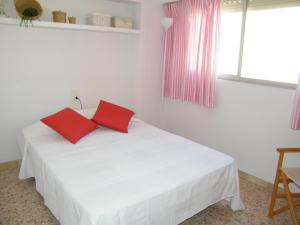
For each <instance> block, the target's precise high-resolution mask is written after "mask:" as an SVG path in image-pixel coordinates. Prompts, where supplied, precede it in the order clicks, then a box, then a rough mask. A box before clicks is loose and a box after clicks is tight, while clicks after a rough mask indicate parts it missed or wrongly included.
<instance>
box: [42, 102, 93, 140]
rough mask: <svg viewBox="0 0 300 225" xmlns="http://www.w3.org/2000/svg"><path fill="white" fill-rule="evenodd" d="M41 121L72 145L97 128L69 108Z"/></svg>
mask: <svg viewBox="0 0 300 225" xmlns="http://www.w3.org/2000/svg"><path fill="white" fill-rule="evenodd" d="M41 121H42V122H43V123H44V124H46V125H47V126H49V127H51V128H52V129H53V130H55V131H56V132H57V133H59V134H61V135H62V136H63V137H65V138H66V139H67V140H69V141H70V142H71V143H73V144H76V142H78V141H79V139H81V138H82V137H84V136H85V135H87V134H89V133H90V132H92V131H93V130H95V129H97V127H98V126H97V124H95V123H94V122H93V121H91V120H89V119H87V118H85V117H84V116H82V115H80V114H79V113H77V112H75V111H74V110H72V109H70V108H65V109H63V110H61V111H59V112H57V113H55V114H53V115H51V116H48V117H46V118H43V119H41Z"/></svg>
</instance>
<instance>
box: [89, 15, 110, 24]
mask: <svg viewBox="0 0 300 225" xmlns="http://www.w3.org/2000/svg"><path fill="white" fill-rule="evenodd" d="M87 24H88V25H96V26H103V27H110V26H111V15H108V14H103V13H96V12H94V13H89V14H88V15H87Z"/></svg>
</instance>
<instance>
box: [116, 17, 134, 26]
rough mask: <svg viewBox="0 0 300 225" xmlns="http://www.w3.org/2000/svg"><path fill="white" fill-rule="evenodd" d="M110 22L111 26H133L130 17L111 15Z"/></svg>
mask: <svg viewBox="0 0 300 225" xmlns="http://www.w3.org/2000/svg"><path fill="white" fill-rule="evenodd" d="M111 22H112V27H118V28H127V29H132V28H133V22H132V18H128V17H119V16H113V17H112V18H111Z"/></svg>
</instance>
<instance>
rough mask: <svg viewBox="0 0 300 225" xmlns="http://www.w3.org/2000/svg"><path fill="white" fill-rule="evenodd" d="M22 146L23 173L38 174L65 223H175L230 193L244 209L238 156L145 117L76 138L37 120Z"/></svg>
mask: <svg viewBox="0 0 300 225" xmlns="http://www.w3.org/2000/svg"><path fill="white" fill-rule="evenodd" d="M83 114H85V115H88V116H89V115H90V114H91V113H90V111H84V112H83ZM19 145H20V147H21V150H22V154H23V159H22V166H21V170H20V174H19V177H20V179H26V178H29V177H35V180H36V188H37V190H38V192H39V193H40V194H41V195H42V196H43V198H44V203H45V205H46V206H47V207H48V208H49V209H50V210H51V212H52V213H53V214H54V216H55V217H56V218H57V219H58V220H59V221H60V223H61V225H176V224H179V223H181V222H182V221H184V220H186V219H187V218H190V217H192V216H193V215H195V214H197V213H198V212H200V211H201V210H203V209H205V208H206V207H208V206H210V205H212V204H214V203H216V202H218V201H220V200H222V199H227V198H230V200H231V208H232V209H233V210H240V209H243V208H244V206H243V203H242V201H241V200H240V192H239V179H238V171H237V165H236V162H235V160H234V159H233V158H231V157H229V156H227V155H225V154H222V153H220V152H218V151H215V150H212V149H210V148H208V147H205V146H202V145H199V144H197V143H194V142H192V141H189V140H187V139H184V138H182V137H179V136H176V135H173V134H170V133H168V132H165V131H163V130H160V129H158V128H156V127H153V126H150V125H148V124H146V123H144V122H143V121H141V120H137V119H133V120H132V121H131V123H130V129H129V134H123V133H119V132H115V131H112V130H109V129H105V128H99V129H98V130H96V131H95V132H93V133H91V134H89V135H88V136H86V137H85V138H83V139H82V140H80V141H79V142H78V143H77V144H76V145H72V144H70V143H69V142H67V141H66V140H64V139H63V138H62V137H61V136H60V135H58V134H56V133H55V132H54V131H52V130H51V129H49V128H48V127H47V126H45V125H44V124H42V123H41V122H38V123H36V124H34V125H32V126H29V127H27V128H24V129H23V130H22V134H21V135H20V138H19Z"/></svg>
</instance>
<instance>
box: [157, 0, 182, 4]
mask: <svg viewBox="0 0 300 225" xmlns="http://www.w3.org/2000/svg"><path fill="white" fill-rule="evenodd" d="M178 1H179V0H160V3H161V4H166V3H172V2H178Z"/></svg>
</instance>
